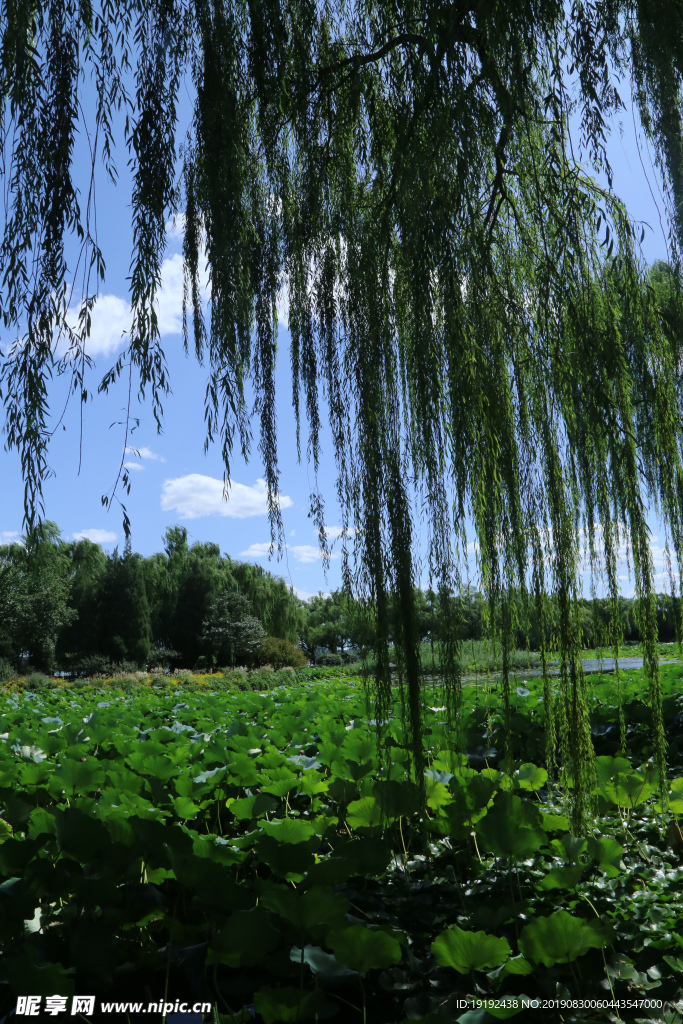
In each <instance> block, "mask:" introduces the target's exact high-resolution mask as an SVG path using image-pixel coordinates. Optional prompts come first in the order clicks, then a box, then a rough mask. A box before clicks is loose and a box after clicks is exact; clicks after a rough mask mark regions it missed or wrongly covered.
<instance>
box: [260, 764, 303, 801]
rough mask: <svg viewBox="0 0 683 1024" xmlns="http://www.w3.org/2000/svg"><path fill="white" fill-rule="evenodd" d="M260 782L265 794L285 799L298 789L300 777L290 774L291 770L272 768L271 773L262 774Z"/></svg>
mask: <svg viewBox="0 0 683 1024" xmlns="http://www.w3.org/2000/svg"><path fill="white" fill-rule="evenodd" d="M259 781H260V783H261V789H262V790H263V792H264V793H272V794H273V796H279V797H285V796H287V794H288V793H289V792H291V790H293V789H296V788H297V787H298V785H299V776H298V775H295V774H294V772H290V770H289V768H284V767H282V768H271V769H270V771H264V772H261V775H260V777H259Z"/></svg>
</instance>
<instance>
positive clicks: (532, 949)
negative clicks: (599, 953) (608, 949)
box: [519, 910, 609, 967]
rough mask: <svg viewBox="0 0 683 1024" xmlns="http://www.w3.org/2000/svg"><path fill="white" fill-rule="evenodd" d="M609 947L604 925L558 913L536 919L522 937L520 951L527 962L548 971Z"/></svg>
mask: <svg viewBox="0 0 683 1024" xmlns="http://www.w3.org/2000/svg"><path fill="white" fill-rule="evenodd" d="M596 925H597V927H596ZM608 944H609V939H608V938H607V936H606V935H605V933H604V929H603V928H602V927H601V925H600V922H593V921H584V919H583V918H581V917H573V916H572V914H570V913H568V912H567V911H566V910H558V911H556V912H555V913H554V914H551V915H550V916H549V917H535V918H534V919H533V920H532V921H530V922H529V924H528V925H527V926H526V927H525V928H524V929H523V931H522V933H521V935H520V936H519V948H520V950H521V952H522V953H523V955H524V956H525V957H526V959H527V960H533V961H534V963H542V964H545V966H546V967H552V966H553V964H566V963H569V962H571V961H573V960H577V959H578V957H580V956H583V955H584V954H585V953H587V952H588V951H589V950H590V949H601V948H602V947H603V946H606V945H608Z"/></svg>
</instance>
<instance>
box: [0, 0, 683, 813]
mask: <svg viewBox="0 0 683 1024" xmlns="http://www.w3.org/2000/svg"><path fill="white" fill-rule="evenodd" d="M0 27H1V32H2V58H1V59H2V65H1V73H0V88H1V91H2V96H3V103H4V111H3V117H4V121H3V134H2V142H1V145H2V167H3V173H4V176H5V177H4V185H3V194H4V201H5V213H6V216H5V225H4V234H3V241H2V250H1V252H2V294H1V297H0V302H1V304H2V317H3V326H4V336H5V339H6V340H5V349H4V352H5V354H4V356H3V359H4V361H3V364H2V376H1V387H2V398H3V400H4V403H5V408H6V414H7V420H6V434H7V441H8V443H9V445H10V447H12V448H14V449H17V450H18V451H19V453H20V456H21V461H22V466H23V470H24V477H25V482H26V492H25V508H26V518H27V522H28V523H29V524H31V523H32V522H33V520H34V519H35V518H36V517H37V516H40V514H41V482H42V480H43V479H44V477H45V475H46V472H47V469H48V463H47V457H48V442H49V437H50V428H51V421H50V420H49V417H48V397H49V391H48V380H49V378H50V375H51V374H52V373H53V371H54V370H55V368H58V369H60V370H61V371H66V372H67V373H69V374H70V375H71V380H72V386H73V391H74V392H75V393H76V394H77V395H80V396H83V395H84V394H85V392H86V390H87V387H88V380H89V378H88V376H87V371H88V368H89V359H88V328H89V314H90V310H91V308H92V304H93V303H94V301H95V300H96V292H97V289H96V282H97V279H99V278H100V277H103V275H104V255H103V253H102V251H101V250H100V248H99V247H98V245H97V242H96V239H95V237H94V230H93V223H94V206H93V202H94V200H93V195H94V193H93V189H92V188H91V187H89V185H88V182H87V181H85V183H81V188H80V192H79V188H78V181H77V178H76V171H75V168H74V160H73V154H74V137H75V132H76V131H77V129H78V128H79V127H80V121H81V118H82V117H83V113H82V110H83V108H82V105H81V102H80V97H81V94H82V92H83V90H85V89H88V90H91V94H92V95H94V97H95V101H94V111H95V112H94V115H93V120H92V123H91V124H90V125H89V136H88V138H89V141H90V145H91V148H92V154H93V171H92V175H93V177H92V178H91V184H92V181H93V180H94V176H95V170H94V168H95V164H96V160H98V159H99V156H100V155H101V157H102V159H103V160H104V166H105V169H106V170H107V171H108V173H109V174H110V175H111V176H112V177H115V175H116V169H115V163H114V141H115V136H116V118H117V116H118V115H119V112H124V111H125V115H126V120H125V134H126V142H127V145H128V149H129V152H130V159H131V166H132V172H133V191H132V218H133V236H134V247H133V252H132V256H131V268H130V301H131V309H132V313H131V330H130V334H129V337H128V343H127V346H126V351H125V353H123V354H122V356H121V358H120V359H119V360H118V362H117V363H116V364H115V365H114V366H113V367H112V368H111V370H110V371H109V372H108V373H107V374H106V375H105V377H104V379H103V380H102V382H101V384H100V390H102V389H104V390H106V389H107V388H109V387H110V386H112V385H113V384H114V382H115V381H116V380H117V378H118V377H119V376H120V375H121V374H122V373H123V372H125V373H126V376H128V374H129V373H130V382H131V383H132V382H133V375H135V381H136V382H137V383H139V387H140V389H142V390H143V391H144V390H145V389H148V390H149V391H150V392H151V402H152V405H153V409H154V413H155V415H156V416H157V417H158V420H159V421H160V420H161V415H162V400H163V396H164V393H165V392H166V391H167V389H168V386H169V380H168V373H167V368H166V364H165V359H164V353H163V349H162V346H161V344H160V336H159V324H158V320H157V314H156V311H155V296H156V294H157V291H158V288H159V282H160V269H161V263H162V258H163V254H164V246H165V238H166V235H165V224H166V222H167V218H168V217H169V214H171V213H173V212H175V211H178V212H180V213H182V214H183V215H184V249H183V253H184V261H185V285H186V288H185V304H184V310H185V343H186V346H190V345H193V347H194V350H195V352H196V355H197V358H198V359H200V360H202V359H204V360H207V361H208V363H209V365H210V372H211V377H210V379H211V383H210V386H209V388H208V391H207V408H206V414H207V423H208V438H207V440H208V441H212V440H214V439H215V440H218V441H219V443H220V444H221V446H222V452H223V456H224V459H225V471H226V475H229V472H230V459H231V454H232V452H233V448H234V445H235V444H236V443H239V445H240V446H241V448H242V449H243V451H247V450H248V448H249V443H250V432H251V422H252V413H251V409H250V408H248V405H247V399H246V394H247V391H246V386H247V384H248V383H251V384H253V387H254V389H255V394H256V410H255V418H256V419H257V421H258V424H259V430H260V438H259V451H260V454H261V456H262V458H263V461H264V464H265V473H266V480H267V484H268V494H269V508H270V515H271V525H272V530H273V538H274V540H276V541H281V540H282V530H281V522H280V513H279V507H278V462H277V430H276V407H275V398H276V396H275V388H274V376H273V368H274V364H275V358H276V348H277V346H276V338H277V302H278V296H279V295H280V294H281V292H282V291H283V290H284V291H285V292H286V294H287V297H288V304H289V328H290V332H291V353H290V355H291V370H292V383H293V403H294V408H295V410H296V415H297V422H298V421H299V415H300V410H301V405H302V404H303V406H304V410H301V411H302V412H303V411H305V416H304V417H302V418H304V419H305V420H306V421H307V431H308V445H307V455H308V458H309V459H310V460H311V462H312V465H313V469H314V470H317V468H318V460H319V457H320V436H321V430H322V427H323V420H324V418H325V417H326V416H327V417H328V418H329V427H330V435H331V438H332V442H333V446H334V454H335V456H336V464H337V475H338V495H339V500H340V501H341V504H342V507H343V509H344V515H345V524H346V525H347V526H348V527H349V528H353V530H354V532H353V533H349V536H353V554H354V556H355V557H354V559H351V558H350V557H349V558H346V559H345V561H344V569H345V580H346V582H347V584H348V585H349V586H352V587H354V588H355V590H356V592H357V594H358V595H359V596H361V597H365V598H366V599H367V600H368V601H369V602H370V603H371V605H372V608H373V614H374V616H375V624H376V648H377V650H376V654H377V666H378V667H377V693H378V699H379V702H380V704H383V703H384V702H386V701H387V700H388V699H389V668H388V657H387V648H386V637H387V602H388V595H389V594H390V593H395V594H397V595H398V606H399V624H400V625H399V630H398V636H397V638H396V639H397V641H398V647H399V649H400V652H401V666H400V667H401V671H402V678H403V679H404V680H405V684H406V695H407V699H406V708H407V715H408V719H409V724H410V728H411V733H412V737H413V753H414V760H415V767H416V769H417V775H418V778H419V777H421V767H422V753H421V745H420V713H421V689H420V677H421V668H420V661H419V647H418V644H417V641H416V631H415V608H414V601H413V584H414V583H415V581H416V575H417V572H416V560H415V547H414V537H415V535H416V517H417V516H418V515H421V514H424V516H425V518H426V521H427V523H428V527H429V530H428V533H429V567H430V571H431V576H432V579H433V581H434V586H435V587H436V589H437V591H438V593H439V594H440V600H441V604H442V618H443V619H444V620H445V621H447V622H448V623H450V625H449V628H448V629H447V630H446V631H445V633H444V638H443V643H444V647H445V650H444V657H445V661H446V663H447V664H448V665H449V666H450V669H449V672H448V684H449V688H450V691H451V692H452V693H455V692H456V691H457V673H456V668H455V666H456V662H455V659H454V652H455V645H457V627H458V604H457V599H456V598H454V596H453V595H455V594H457V592H458V588H459V583H460V575H461V572H462V556H463V553H464V551H463V545H464V544H465V540H466V538H465V522H466V520H467V518H468V517H469V518H470V521H472V522H473V523H474V526H475V529H476V540H477V543H478V558H479V563H480V570H481V575H482V579H483V585H484V587H485V590H486V594H487V597H488V598H489V600H490V602H491V604H492V605H497V606H498V608H499V609H502V615H501V621H502V636H501V642H502V644H503V664H504V672H505V677H506V679H507V651H508V648H509V637H510V635H511V632H512V628H513V625H514V623H513V619H514V606H513V602H512V600H511V592H512V588H513V587H517V588H520V587H521V588H522V590H523V591H524V592H525V593H526V594H527V595H528V597H529V600H535V601H536V602H537V603H538V607H539V609H540V612H541V615H542V613H543V608H544V595H546V594H547V593H548V592H550V591H556V592H557V593H558V594H559V608H560V616H559V625H558V638H559V644H560V648H561V671H562V675H561V678H562V695H561V699H560V704H559V706H558V708H557V709H556V710H557V712H558V713H557V714H556V715H555V717H554V718H553V721H557V723H558V725H559V729H558V743H559V747H560V755H561V756H562V759H563V763H564V764H565V766H569V767H570V768H571V770H572V771H573V774H574V779H575V790H574V793H575V800H576V808H577V813H578V814H579V815H580V814H581V811H582V806H583V801H584V795H585V788H586V778H587V772H589V771H590V758H591V746H590V735H589V730H588V724H587V715H586V709H585V701H584V699H583V682H582V678H581V673H580V668H579V667H578V663H577V649H578V644H579V627H578V616H577V606H576V595H577V591H578V580H579V555H580V549H581V544H582V538H583V539H584V540H585V541H586V543H587V545H588V548H589V551H590V555H591V560H592V562H593V563H594V564H595V560H596V559H597V557H598V552H597V550H596V547H595V537H596V535H597V531H598V529H599V531H600V536H601V539H602V544H603V546H604V549H605V569H606V573H607V581H608V585H609V589H610V593H611V595H612V600H613V605H614V608H615V609H617V579H616V549H617V544H618V540H619V536H620V535H621V534H623V533H625V535H626V536H627V538H628V542H629V545H630V551H631V555H632V562H633V568H634V571H635V587H636V593H637V595H638V597H639V599H640V607H641V615H642V633H641V635H643V636H644V637H645V644H646V664H647V671H648V674H649V678H650V686H651V698H652V709H653V716H654V717H653V723H654V730H655V736H656V757H657V762H658V765H659V768H660V769H662V768H663V766H664V758H665V750H664V735H663V730H662V721H661V706H660V695H659V684H658V673H657V658H656V646H655V618H654V595H653V568H652V564H651V558H650V553H649V546H648V529H647V522H646V509H647V504H648V502H650V501H653V500H655V501H657V502H659V505H660V506H661V512H662V515H663V518H664V520H665V523H666V526H667V530H668V536H669V537H670V538H671V542H672V544H673V547H674V549H675V553H676V555H677V556H678V558H679V562H680V554H681V501H682V499H683V476H682V474H681V458H680V457H681V440H682V437H681V416H680V414H681V390H680V387H679V382H680V367H681V354H680V344H681V334H680V329H679V328H680V322H681V321H680V309H681V295H680V286H681V281H680V272H679V262H678V253H679V247H680V242H681V239H682V237H683V205H682V201H683V178H682V168H683V145H682V139H681V80H682V73H683V19H682V13H681V5H680V4H678V3H671V2H670V0H590V2H589V0H573V3H572V5H571V7H570V5H568V4H565V3H562V2H561V0H518V2H516V3H514V4H507V3H501V2H500V0H454V2H452V3H440V2H438V0H405V2H398V0H391V2H386V0H382V2H375V0H366V2H358V3H355V4H354V3H351V2H347V0H324V2H323V0H318V2H315V0H258V2H252V0H195V2H194V3H189V2H187V0H144V2H143V0H102V2H101V4H100V5H97V6H96V5H93V4H92V2H91V0H4V3H3V7H2V21H1V23H0ZM622 82H623V83H624V85H622ZM186 85H187V86H188V88H189V89H190V91H191V94H192V95H193V96H194V116H193V120H192V125H191V129H190V132H189V135H188V136H187V138H182V139H181V138H179V137H178V135H177V119H176V105H177V102H178V95H179V90H180V89H181V88H183V89H184V88H185V87H186ZM624 86H625V88H626V89H628V88H629V87H630V89H631V91H632V94H633V97H634V102H635V105H636V107H637V108H638V110H639V112H640V118H641V121H642V124H643V126H644V130H645V132H646V133H647V135H648V136H649V139H650V141H651V144H652V145H653V147H654V152H655V155H656V159H657V161H658V163H659V165H660V167H661V169H662V172H663V176H664V181H665V188H666V189H667V200H668V212H669V225H670V237H669V249H670V267H671V271H670V274H669V275H668V277H667V281H666V288H665V290H664V294H665V299H664V300H662V301H659V300H658V299H657V297H656V293H655V291H654V290H653V289H652V288H649V287H648V285H647V281H646V276H645V267H644V265H643V262H642V260H641V259H640V258H639V248H638V245H639V242H640V232H639V230H637V229H636V227H635V225H634V223H633V221H632V220H631V218H630V217H629V215H628V212H627V210H626V209H625V208H624V205H623V204H622V203H621V202H620V201H619V198H618V197H617V196H616V195H615V194H614V192H613V189H612V175H611V169H610V166H609V162H608V159H607V153H606V138H607V135H608V131H609V123H610V118H612V117H613V116H614V115H616V114H617V113H618V111H619V110H620V108H621V106H622V101H621V97H620V95H619V89H623V88H624ZM121 116H122V113H121ZM571 128H573V136H574V137H572V132H571V131H570V129H571ZM179 168H181V171H180V174H178V169H179ZM598 171H603V172H606V184H603V185H601V184H600V183H599V181H598V180H597V177H596V175H597V172H598ZM71 236H73V238H74V239H75V240H77V241H79V242H80V243H81V249H80V263H79V266H78V268H77V267H76V266H75V265H74V261H73V260H72V261H71V262H68V261H67V258H66V253H67V252H70V251H71V249H69V248H67V247H66V242H68V241H69V240H70V237H71ZM204 255H205V257H206V260H207V263H208V267H209V273H210V288H211V303H210V312H209V313H208V314H207V313H206V310H205V309H204V307H203V303H202V288H201V265H202V261H203V259H204ZM83 268H85V271H84V273H83V274H80V271H83ZM77 270H78V272H79V274H78V275H77ZM79 275H80V276H79ZM74 285H76V287H77V288H78V289H82V294H81V300H82V305H81V317H80V319H79V321H78V323H74V322H73V319H72V317H71V316H70V314H69V310H70V308H71V306H70V303H72V302H73V299H72V298H71V295H72V291H71V290H72V288H73V286H74ZM60 336H61V337H62V338H66V341H67V343H68V349H69V351H68V354H67V355H66V356H64V355H61V356H60V355H59V354H58V352H57V339H58V338H59V337H60ZM297 442H298V435H297ZM123 483H124V485H125V484H126V479H125V475H124V477H123ZM323 499H324V496H323V495H321V494H319V493H318V491H317V488H316V489H315V490H314V493H313V495H312V497H311V509H312V513H313V515H314V517H315V521H316V523H317V524H318V528H319V530H320V539H321V543H322V544H324V543H325V531H324V505H323ZM349 543H351V542H349ZM350 554H351V552H349V555H350ZM615 628H616V627H615ZM615 635H616V634H615ZM505 692H506V696H507V684H506V686H505ZM548 696H549V694H548ZM378 717H379V716H378ZM551 753H552V751H551Z"/></svg>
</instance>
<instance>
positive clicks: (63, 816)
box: [54, 807, 111, 864]
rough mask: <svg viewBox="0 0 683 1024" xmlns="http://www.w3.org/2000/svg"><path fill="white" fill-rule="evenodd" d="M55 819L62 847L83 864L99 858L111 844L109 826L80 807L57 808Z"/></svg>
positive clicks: (58, 838)
mask: <svg viewBox="0 0 683 1024" xmlns="http://www.w3.org/2000/svg"><path fill="white" fill-rule="evenodd" d="M54 819H55V831H56V834H57V841H58V843H59V845H60V847H61V849H62V850H63V851H64V853H66V854H68V856H69V857H73V858H74V859H75V860H77V861H79V862H80V863H81V864H90V863H91V862H92V861H95V860H98V859H99V858H100V856H101V855H102V853H103V851H106V849H107V847H109V846H111V836H110V834H109V831H108V829H107V827H106V826H105V825H104V824H103V823H102V822H101V821H98V820H97V819H96V818H93V817H91V816H90V815H89V814H85V813H84V812H83V811H81V810H80V809H79V808H78V807H67V808H66V809H65V810H59V809H57V808H56V809H55V811H54Z"/></svg>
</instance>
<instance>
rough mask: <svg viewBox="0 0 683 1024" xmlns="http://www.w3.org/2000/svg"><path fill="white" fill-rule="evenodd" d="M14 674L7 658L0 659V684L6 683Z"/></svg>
mask: <svg viewBox="0 0 683 1024" xmlns="http://www.w3.org/2000/svg"><path fill="white" fill-rule="evenodd" d="M16 674H17V673H16V672H15V670H14V669H13V668H12V666H11V664H10V662H9V661H8V660H7V658H2V657H0V683H8V682H9V681H10V679H14V677H15V676H16Z"/></svg>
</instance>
